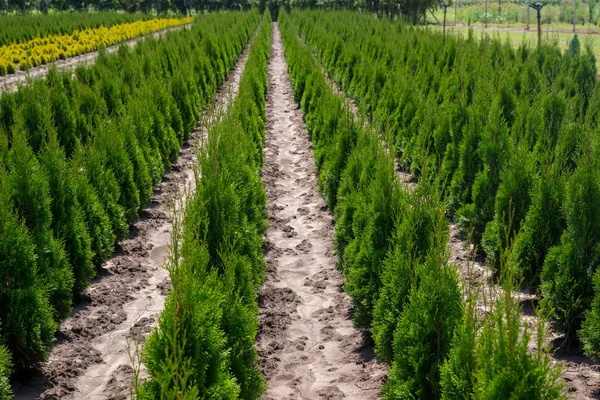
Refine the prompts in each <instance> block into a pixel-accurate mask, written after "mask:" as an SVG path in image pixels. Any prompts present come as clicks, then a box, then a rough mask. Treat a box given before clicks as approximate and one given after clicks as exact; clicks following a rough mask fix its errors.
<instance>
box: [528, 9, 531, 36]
mask: <svg viewBox="0 0 600 400" xmlns="http://www.w3.org/2000/svg"><path fill="white" fill-rule="evenodd" d="M530 11H531V7H529V5H527V30H529V21H530V18H529V14H530Z"/></svg>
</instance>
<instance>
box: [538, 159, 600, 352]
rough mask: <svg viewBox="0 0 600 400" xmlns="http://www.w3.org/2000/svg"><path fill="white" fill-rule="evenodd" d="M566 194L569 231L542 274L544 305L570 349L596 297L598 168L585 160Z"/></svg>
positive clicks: (599, 226) (599, 212) (599, 218)
mask: <svg viewBox="0 0 600 400" xmlns="http://www.w3.org/2000/svg"><path fill="white" fill-rule="evenodd" d="M579 164H580V165H579V166H578V168H577V170H576V171H575V173H574V174H573V176H572V177H571V179H570V181H569V183H568V184H567V188H566V190H565V201H564V204H563V207H564V212H565V218H566V223H567V229H566V230H565V231H564V233H563V234H562V236H561V238H560V244H559V245H557V246H555V247H553V248H551V249H550V251H549V252H548V255H547V256H546V260H545V262H544V269H543V271H542V277H541V278H542V295H543V304H544V306H545V307H546V308H547V309H548V312H549V313H550V316H551V320H552V322H553V324H554V327H555V329H557V330H558V331H559V332H562V333H564V334H565V338H566V341H567V345H568V346H572V345H573V344H576V343H577V331H578V330H579V329H580V327H581V322H582V319H583V317H584V313H585V311H586V310H588V309H589V308H590V306H591V303H592V299H593V296H594V292H593V285H592V276H593V275H594V273H595V272H596V268H597V266H598V265H599V263H600V259H599V257H600V253H599V251H598V246H597V244H596V239H595V238H598V237H600V236H599V234H600V232H599V231H598V230H599V229H600V208H599V207H598V205H599V204H600V187H599V186H598V180H597V176H596V173H595V167H594V165H593V164H592V163H590V161H589V160H587V159H586V158H584V157H582V158H581V160H580V163H579Z"/></svg>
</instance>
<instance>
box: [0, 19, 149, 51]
mask: <svg viewBox="0 0 600 400" xmlns="http://www.w3.org/2000/svg"><path fill="white" fill-rule="evenodd" d="M152 18H153V16H152V15H149V14H129V13H115V12H96V13H83V12H73V13H57V14H29V15H0V46H8V45H9V44H13V43H25V42H28V41H30V40H33V39H35V38H37V37H46V36H49V35H67V34H70V33H73V31H76V30H77V31H82V30H85V29H88V28H98V27H100V26H106V27H107V28H110V27H111V26H113V25H118V24H123V23H126V22H135V21H143V20H148V19H152Z"/></svg>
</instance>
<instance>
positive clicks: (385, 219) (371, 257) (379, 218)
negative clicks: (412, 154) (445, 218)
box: [336, 133, 399, 328]
mask: <svg viewBox="0 0 600 400" xmlns="http://www.w3.org/2000/svg"><path fill="white" fill-rule="evenodd" d="M394 179H395V177H394V172H393V162H392V160H390V158H389V157H388V156H387V155H386V154H385V151H384V150H383V149H382V148H381V146H380V145H379V143H378V142H377V140H376V139H375V138H373V137H372V136H371V135H370V134H365V133H362V134H361V138H360V139H358V145H357V146H356V147H355V149H354V151H353V153H352V155H351V156H350V158H349V160H348V167H347V168H346V169H345V170H344V173H343V176H342V181H347V182H344V184H345V185H353V186H355V187H354V189H353V191H351V190H352V189H351V188H349V187H345V188H344V190H343V191H342V189H340V192H343V193H344V192H345V193H347V194H346V195H345V196H344V198H343V200H342V202H340V203H339V205H338V209H336V214H337V215H340V214H345V215H344V219H343V220H342V221H343V223H344V224H348V223H350V224H351V225H350V226H349V227H351V228H350V230H349V229H347V228H345V227H344V226H342V227H340V229H339V230H338V229H337V228H336V242H337V243H338V247H339V245H341V244H342V243H345V244H344V247H343V248H340V249H338V251H342V250H343V253H342V254H341V262H342V267H343V270H344V273H345V275H346V291H347V292H348V294H349V295H350V296H351V297H352V302H353V305H354V315H353V320H354V323H355V324H356V325H357V326H359V327H363V328H368V327H370V326H371V322H372V318H373V315H372V314H373V308H374V307H375V303H376V301H377V297H378V294H379V290H380V289H381V274H382V272H383V271H382V266H383V260H384V259H385V255H386V253H387V251H388V247H389V239H390V237H391V236H392V233H393V229H394V214H395V212H396V210H397V209H398V206H399V204H398V202H397V196H398V188H397V187H395V186H394ZM350 212H351V213H352V214H350ZM344 232H348V233H349V234H350V235H349V237H346V238H344V237H341V234H342V233H344Z"/></svg>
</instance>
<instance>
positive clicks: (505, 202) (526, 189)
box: [482, 149, 534, 272]
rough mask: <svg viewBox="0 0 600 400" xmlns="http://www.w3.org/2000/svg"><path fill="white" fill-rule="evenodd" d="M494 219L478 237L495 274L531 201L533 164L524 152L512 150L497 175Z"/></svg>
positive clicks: (487, 262) (489, 265)
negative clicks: (498, 182)
mask: <svg viewBox="0 0 600 400" xmlns="http://www.w3.org/2000/svg"><path fill="white" fill-rule="evenodd" d="M500 175H501V176H500V180H501V182H500V185H499V187H498V192H497V193H496V204H495V211H494V220H493V221H491V222H490V223H488V224H487V226H486V230H485V232H484V234H483V238H482V247H483V250H484V251H485V253H486V265H487V266H488V267H490V268H492V269H493V270H494V271H496V272H499V267H500V252H501V251H502V249H504V248H506V246H507V243H509V242H511V243H512V242H513V239H514V236H515V235H516V234H517V233H518V232H519V230H520V229H521V225H522V223H523V221H524V219H525V216H526V215H527V210H528V209H529V205H530V202H531V197H530V188H531V186H532V185H533V182H534V165H533V163H532V161H531V160H530V159H529V158H528V157H527V153H526V152H524V151H519V150H518V149H517V150H515V152H514V153H513V155H512V156H511V160H510V162H508V164H507V165H506V168H504V169H503V170H502V172H501V174H500Z"/></svg>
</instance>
